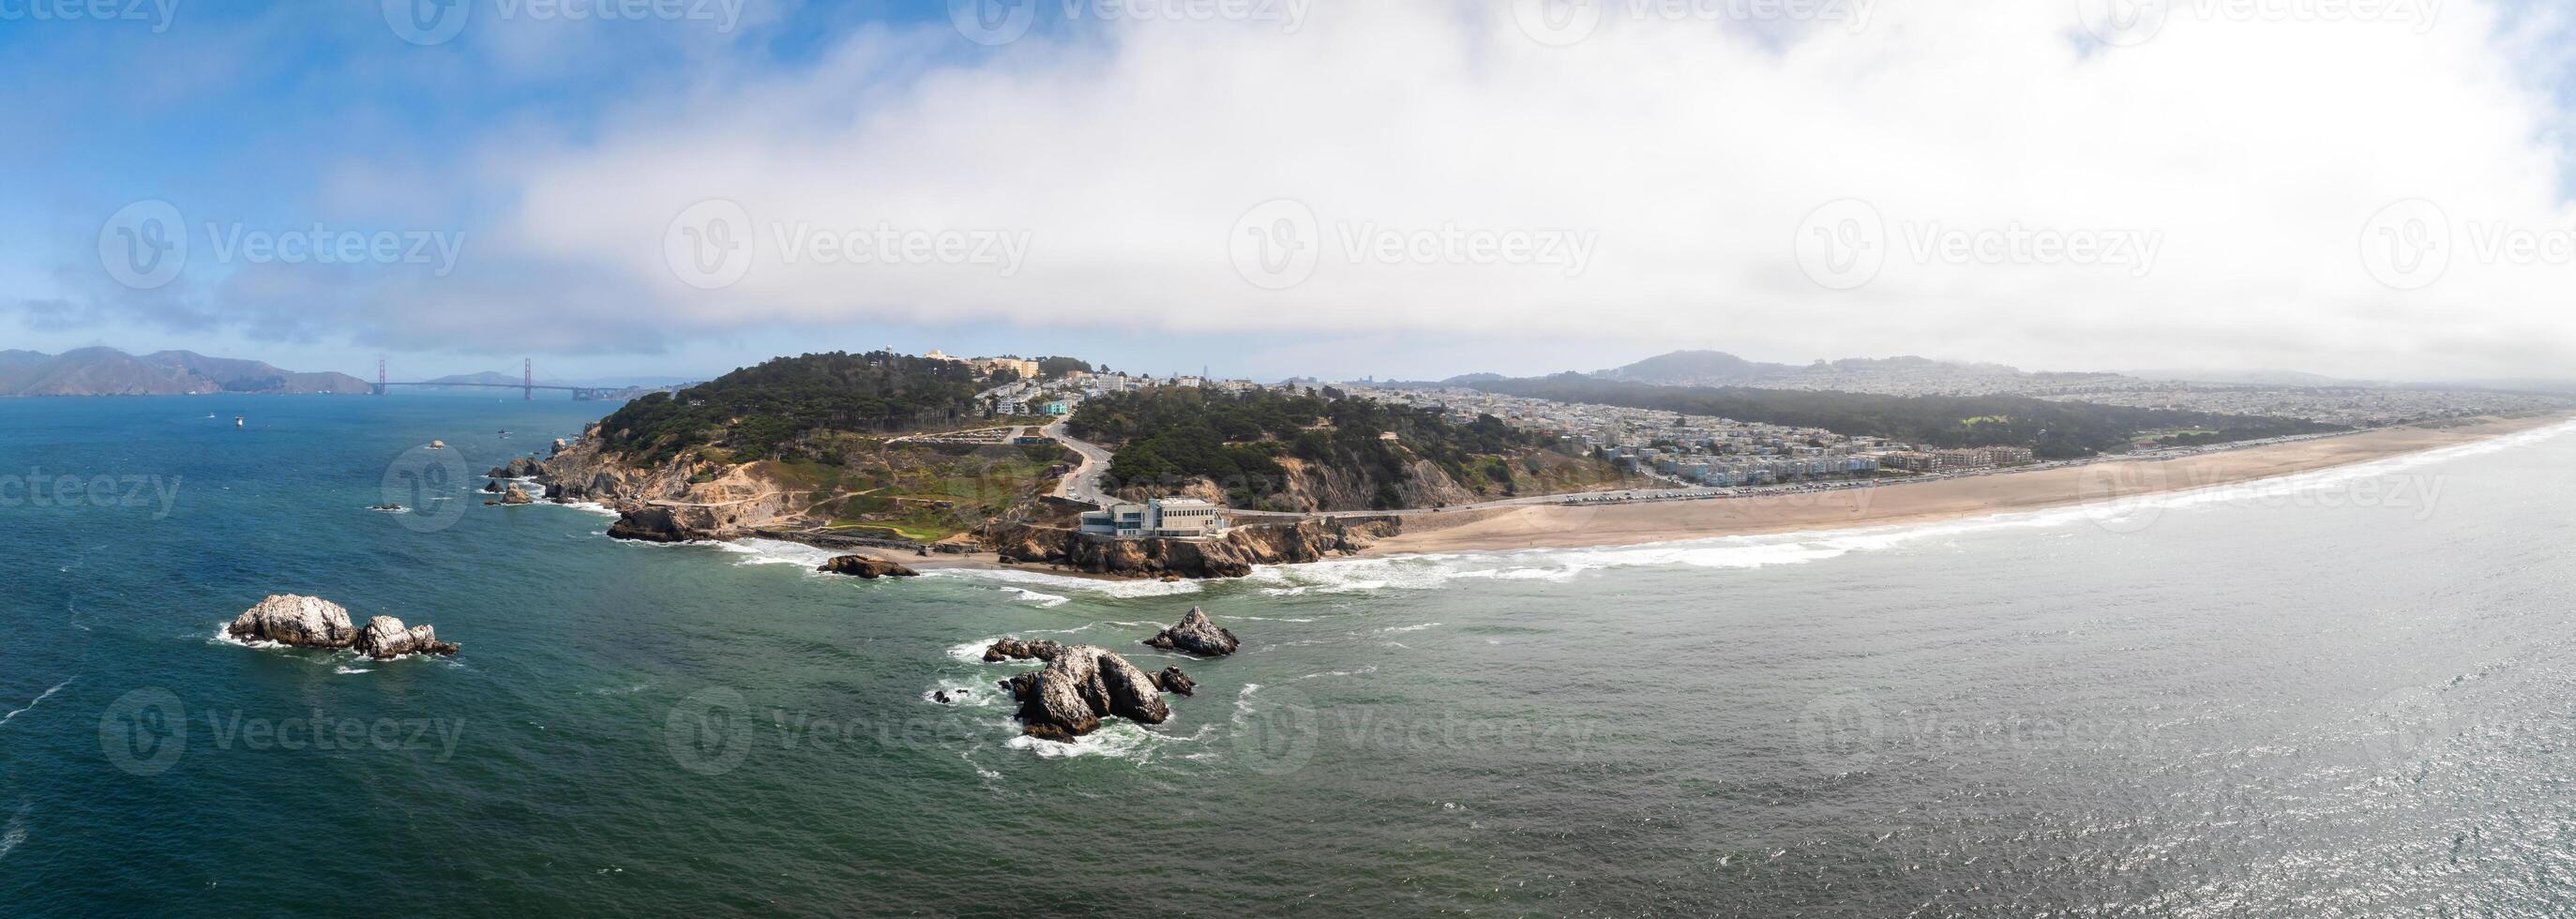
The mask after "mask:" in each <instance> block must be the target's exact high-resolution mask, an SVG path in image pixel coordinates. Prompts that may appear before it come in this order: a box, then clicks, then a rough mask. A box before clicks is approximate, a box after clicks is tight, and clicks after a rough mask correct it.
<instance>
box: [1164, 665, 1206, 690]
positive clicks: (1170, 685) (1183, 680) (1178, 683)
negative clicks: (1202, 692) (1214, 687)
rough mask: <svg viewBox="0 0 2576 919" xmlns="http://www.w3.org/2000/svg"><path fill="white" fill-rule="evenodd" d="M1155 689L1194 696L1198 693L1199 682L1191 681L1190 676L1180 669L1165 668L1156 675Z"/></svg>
mask: <svg viewBox="0 0 2576 919" xmlns="http://www.w3.org/2000/svg"><path fill="white" fill-rule="evenodd" d="M1154 688H1156V689H1160V690H1162V691H1164V692H1169V693H1178V694H1180V695H1184V696H1187V695H1194V694H1196V693H1197V692H1198V689H1199V681H1197V680H1193V679H1190V675H1189V674H1186V673H1182V672H1181V668H1179V667H1165V668H1163V672H1161V673H1157V674H1154Z"/></svg>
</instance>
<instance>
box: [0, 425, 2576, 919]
mask: <svg viewBox="0 0 2576 919" xmlns="http://www.w3.org/2000/svg"><path fill="white" fill-rule="evenodd" d="M605 407H606V406H604V405H602V404H599V403H570V402H537V403H525V402H520V401H517V400H515V399H508V400H492V399H489V398H480V397H476V398H468V397H435V396H418V397H394V398H385V399H369V398H349V397H314V398H302V397H257V398H221V397H198V398H166V399H83V400H0V476H16V477H18V479H17V481H19V482H20V484H21V486H22V487H21V489H20V490H17V491H12V490H11V488H10V487H9V486H8V484H7V482H8V481H9V480H0V551H5V555H4V556H0V557H5V558H6V560H7V561H8V565H7V572H8V573H7V575H6V581H7V583H8V588H7V590H6V591H5V595H4V596H0V603H5V607H0V610H4V612H0V714H4V715H5V721H0V757H5V761H0V821H5V822H0V913H6V914H10V915H130V914H141V913H162V912H186V913H190V914H213V915H244V916H270V915H343V914H348V913H351V912H357V911H362V910H365V911H372V910H380V909H382V910H398V911H400V912H402V913H404V914H407V915H459V916H469V915H494V914H520V913H531V914H547V915H612V914H633V913H654V914H670V913H681V914H695V915H704V914H733V913H781V912H783V913H797V914H844V915H855V914H930V915H951V914H1002V913H1031V912H1037V913H1049V914H1096V915H1134V914H1143V913H1159V912H1171V913H1201V914H1205V913H1227V914H1249V915H1272V914H1299V915H1344V914H1353V913H1363V914H1401V915H1414V914H1432V913H1475V914H1502V915H1636V914H1661V915H1711V914H1721V915H1723V914H1735V915H1766V916H1768V915H1895V914H1911V915H1926V916H1946V915H1963V916H1964V915H1995V914H2021V915H2039V914H2055V913H2075V914H2083V915H2105V916H2119V915H2138V916H2148V915H2156V916H2164V915H2205V916H2221V915H2265V916H2379V915H2390V914H2400V913H2406V914H2434V915H2445V914H2447V915H2508V916H2542V915H2563V914H2565V913H2567V912H2568V911H2569V910H2570V909H2576V904H2572V903H2571V902H2570V901H2571V899H2576V898H2571V896H2570V895H2569V893H2568V891H2569V890H2571V889H2576V886H2571V885H2576V877H2571V874H2572V873H2576V861H2571V859H2570V858H2569V855H2568V853H2569V852H2570V851H2576V849H2571V845H2576V844H2571V842H2570V835H2571V828H2576V798H2571V795H2570V790H2569V788H2568V787H2567V776H2568V769H2567V762H2568V760H2567V753H2566V752H2565V751H2566V744H2567V740H2568V737H2567V734H2566V731H2567V727H2568V724H2569V720H2568V719H2569V715H2570V712H2571V701H2576V693H2572V692H2571V688H2570V684H2569V681H2568V679H2567V677H2566V675H2565V674H2566V672H2567V666H2568V661H2570V660H2571V658H2576V638H2571V635H2576V631H2571V629H2570V628H2569V625H2570V618H2571V616H2570V613H2569V606H2570V604H2569V603H2568V601H2567V599H2566V598H2567V597H2568V596H2569V594H2570V587H2571V586H2572V583H2571V582H2576V559H2571V557H2570V554H2569V552H2568V551H2567V549H2566V547H2567V546H2568V545H2570V544H2571V537H2576V522H2571V515H2570V511H2571V509H2576V486H2571V485H2570V484H2569V483H2568V482H2567V479H2566V476H2565V474H2564V472H2565V470H2566V469H2568V468H2570V466H2571V461H2576V437H2571V436H2565V435H2564V434H2563V433H2562V432H2557V431H2551V432H2547V433H2543V434H2535V435H2529V436H2523V437H2518V438H2515V439H2513V440H2510V441H2506V442H2500V443H2493V444H2487V445H2481V446H2478V447H2474V448H2469V449H2464V450H2454V451H2449V452H2446V453H2442V454H2435V455H2432V456H2428V457H2420V458H2413V459H2408V460H2404V461H2400V462H2393V463H2384V464H2377V465H2374V466H2372V467H2365V468H2362V469H2358V470H2346V471H2341V472H2336V473H2331V474H2327V475H2323V476H2318V477H2313V478H2311V479H2308V480H2305V481H2303V482H2297V483H2291V484H2287V485H2277V486H2269V487H2267V488H2266V489H2263V490H2259V491H2253V492H2245V493H2238V494H2233V495H2222V496H2217V497H2206V498H2186V499H2178V500H2174V501H2169V502H2161V503H2158V504H2154V505H2142V506H2136V507H2123V508H2111V509H2107V510H2105V509H2094V510H2092V511H2086V510H2074V511H2065V512H2056V513H2050V514H2040V515H2028V516H2024V517H2019V518H2011V519H2006V520H2001V521H1993V522H1982V523H1969V524H1950V525H1943V526H1935V527H1923V528H1915V529H1911V530H1898V531H1883V532H1872V533H1856V534H1820V535H1807V536H1788V537H1773V538H1766V539H1751V540H1720V541H1713V542H1708V543H1699V544H1691V545H1686V546H1675V547H1657V548H1647V549H1633V550H1603V551H1566V552H1534V553H1515V554H1508V555H1493V556H1460V557H1448V558H1430V559H1408V560H1393V561H1367V562H1350V563H1334V564H1328V565H1323V566H1311V567H1306V568H1297V569H1288V570H1272V571H1264V572H1262V573H1261V574H1260V575H1259V576H1257V577H1256V578H1253V579H1249V580H1247V581H1243V582H1236V583H1224V584H1211V585H1206V586H1204V587H1202V586H1201V585H1190V584H1184V585H1161V584H1137V585H1102V584H1094V583H1089V582H1077V581H1068V580H1063V579H1054V578H1047V577H1044V576H1036V575H1006V574H941V575H937V576H933V577H926V578H922V579H919V580H914V581H905V582H900V583H897V582H860V581H855V580H847V579H835V578H828V577H825V576H821V575H816V574H813V573H811V572H810V571H808V570H806V569H807V568H809V567H810V565H811V563H812V562H813V561H814V560H817V559H819V558H820V557H821V556H820V554H819V553H814V552H811V551H809V550H804V549H801V548H799V547H793V546H783V545H765V546H752V547H732V548H724V547H713V546H677V547H651V546H641V545H633V544H623V543H615V542H611V541H609V540H606V539H604V538H601V536H600V535H599V534H600V533H601V532H602V531H603V530H604V529H605V527H606V524H607V522H608V518H607V517H605V516H602V515H601V514H599V513H597V512H595V511H589V510H583V509H578V508H569V507H557V506H533V507H519V508H498V507H492V508H486V507H483V506H481V503H480V500H479V498H478V497H477V496H475V495H473V494H471V493H469V491H468V489H471V488H473V487H475V486H477V485H479V484H480V482H481V480H480V479H479V478H473V477H471V476H470V475H467V474H465V473H472V472H479V471H481V470H482V469H483V468H486V467H488V466H491V465H494V464H497V463H499V462H501V461H503V460H505V459H506V458H507V457H508V456H510V455H512V453H513V452H515V451H523V450H527V449H534V448H537V447H540V446H541V445H543V444H544V443H545V442H546V441H547V440H548V439H550V438H552V437H556V436H569V435H570V434H572V433H573V432H575V431H577V430H578V429H579V427H580V426H581V424H582V423H584V422H586V421H589V420H592V419H594V418H595V417H597V415H598V414H599V413H600V412H602V411H603V410H604V409H605ZM209 413H213V414H215V415H216V416H218V417H216V418H214V419H208V418H207V417H206V415H207V414H209ZM237 413H238V414H243V415H246V416H247V420H248V425H247V427H245V428H241V429H235V428H234V427H233V426H232V421H231V419H232V416H233V415H235V414H237ZM500 429H508V430H510V431H512V432H513V433H512V434H511V435H510V436H509V437H508V438H506V439H504V438H502V437H500V436H498V435H497V434H495V433H494V432H495V431H497V430H500ZM431 438H439V439H443V440H445V441H446V442H447V443H448V444H450V445H452V448H453V449H452V450H451V451H448V452H447V454H446V455H445V456H433V457H426V458H424V454H421V453H417V452H412V448H414V447H417V446H418V445H420V444H422V443H424V442H426V441H427V440H429V439H431ZM37 469H41V470H42V471H43V473H44V475H45V477H48V478H54V477H59V476H61V475H64V474H75V475H79V476H82V477H84V478H95V477H96V476H102V475H104V476H109V477H111V479H112V480H115V481H117V482H120V483H122V482H124V481H126V479H124V478H121V477H135V480H136V481H140V482H143V483H146V484H152V485H157V486H160V487H163V488H169V487H173V486H175V490H169V491H162V490H158V489H155V490H152V491H151V492H150V493H151V494H153V495H156V496H157V495H161V494H168V495H170V496H171V497H170V500H169V501H168V503H167V505H166V507H165V506H164V505H163V504H161V503H160V501H159V499H158V498H157V497H156V498H153V499H149V500H142V501H140V502H139V503H134V504H128V503H127V502H125V501H124V500H123V498H124V492H125V491H126V487H125V486H124V485H122V484H119V485H118V486H117V491H118V495H117V500H113V501H105V502H87V501H84V502H80V503H78V504H76V505H75V506H68V507H67V506H61V505H60V504H58V503H54V502H50V501H49V502H48V503H47V504H46V505H44V506H39V505H37V504H36V503H33V502H31V501H29V500H26V499H25V497H24V496H25V495H26V494H27V492H25V491H24V490H23V484H24V481H25V479H26V478H27V474H28V473H29V472H30V471H32V470H37ZM458 470H462V472H459V471H458ZM442 473H443V474H444V475H445V477H444V478H442V477H441V476H442ZM460 479H461V480H460ZM389 482H390V483H392V487H393V488H394V490H395V499H396V500H398V501H400V503H403V504H406V505H413V506H414V507H415V510H413V511H412V512H411V513H407V514H399V515H397V514H387V513H381V512H373V511H369V510H367V507H368V506H369V505H371V504H376V503H380V502H382V501H384V500H387V498H388V492H387V489H388V483H389ZM414 482H423V483H426V484H425V485H424V486H423V487H424V488H425V489H427V490H425V491H423V492H420V493H418V494H417V495H415V493H414V492H412V491H410V488H411V487H412V483H414ZM435 497H447V498H452V499H454V500H450V501H426V500H422V499H423V498H435ZM275 592H299V593H310V594H316V595H320V596H323V597H326V598H329V599H331V600H334V601H336V602H339V603H342V604H344V605H346V606H348V607H349V608H350V609H351V611H352V612H353V614H356V615H358V616H366V615H373V614H380V613H381V614H391V615H396V616H399V617H401V618H402V619H404V620H405V621H406V622H410V623H420V622H428V623H433V624H435V625H436V626H437V627H438V630H439V634H440V636H441V637H442V638H445V639H447V640H450V641H456V642H459V643H461V644H463V645H464V653H463V654H462V655H460V656H458V657H457V658H454V659H452V660H438V659H405V660H400V661H394V662H388V663H369V662H362V661H359V660H356V659H353V658H351V657H350V656H348V655H345V654H329V653H320V652H310V651H296V650H284V649H260V648H249V647H243V646H239V645H234V644H227V643H223V642H220V641H217V640H214V639H213V635H214V633H215V630H216V626H217V624H218V623H220V622H222V621H224V620H227V619H229V618H230V617H232V616H233V615H235V614H237V613H238V612H240V611H241V610H242V609H243V608H245V607H247V606H249V605H250V604H252V603H254V602H256V601H257V600H258V599H259V598H260V597H261V596H263V595H265V594H269V593H275ZM1192 604H1199V605H1203V606H1205V607H1206V608H1207V609H1208V610H1209V611H1210V612H1211V613H1212V614H1214V615H1216V616H1217V617H1218V618H1219V619H1220V621H1222V622H1224V623H1225V624H1227V625H1228V626H1229V627H1231V628H1232V629H1233V630H1234V631H1235V632H1237V633H1238V634H1239V635H1241V636H1242V637H1243V638H1244V639H1245V640H1246V648H1245V651H1244V652H1243V653H1241V654H1239V655H1237V656H1235V657H1233V658H1229V659H1225V660H1221V661H1210V662H1195V661H1185V660H1181V659H1178V658H1171V659H1168V660H1167V659H1166V658H1164V657H1162V656H1160V655H1158V654H1157V653H1155V652H1153V651H1151V649H1146V648H1143V647H1140V646H1136V645H1135V644H1134V643H1135V642H1136V641H1138V640H1139V639H1142V638H1144V637H1146V636H1147V635H1149V634H1151V633H1152V631H1153V630H1154V629H1155V628H1157V627H1159V625H1160V624H1166V623H1169V622H1170V621H1171V620H1173V619H1175V618H1177V617H1178V616H1179V614H1180V613H1181V612H1183V611H1184V610H1186V609H1187V608H1188V607H1189V606H1190V605H1192ZM1005 634H1020V635H1030V636H1038V635H1044V636H1045V637H1052V638H1057V639H1060V640H1080V641H1090V642H1096V643H1101V644H1105V645H1109V646H1111V647H1112V648H1115V649H1118V650H1121V651H1122V652H1125V653H1128V654H1129V655H1130V656H1131V657H1133V658H1135V659H1136V660H1138V662H1139V663H1144V664H1148V665H1149V666H1150V667H1153V668H1159V667H1160V666H1161V665H1163V664H1164V663H1169V662H1179V663H1182V665H1183V666H1184V667H1185V668H1187V669H1188V670H1189V672H1190V673H1191V674H1192V675H1193V676H1195V677H1196V678H1197V679H1198V680H1199V682H1200V683H1201V686H1202V688H1201V690H1200V692H1199V694H1198V695H1197V696H1196V697H1194V698H1189V699H1184V700H1179V701H1178V702H1177V704H1176V705H1175V707H1174V708H1175V717H1174V718H1173V720H1172V721H1171V722H1170V723H1169V724H1166V725H1162V726H1159V727H1157V728H1153V729H1150V730H1147V729H1140V728H1137V727H1134V726H1132V725H1119V726H1117V727H1114V728H1112V729H1110V730H1107V731H1104V732H1102V733H1101V734H1100V735H1095V736H1094V737H1093V738H1090V739H1087V740H1086V741H1085V742H1084V743H1082V744H1079V745H1074V746H1061V745H1051V744H1039V743H1030V742H1026V741H1021V740H1016V739H1015V734H1016V732H1015V730H1014V729H1013V728H1012V727H1011V726H1010V724H1009V722H1008V720H1007V712H1008V709H1007V707H1006V706H1004V705H1003V704H1002V703H1001V700H1000V699H999V698H998V697H996V696H995V695H994V693H993V690H992V689H991V686H992V683H993V682H994V681H995V680H998V679H1000V678H1002V677H1004V676H1007V675H1008V674H1010V673H1012V672H1014V671H1015V670H1016V669H1017V667H1016V666H1006V665H986V664H982V663H980V662H977V661H976V660H975V659H974V658H973V655H972V653H971V650H972V649H973V648H974V647H976V646H978V645H979V644H980V643H982V642H984V641H987V640H989V639H991V638H993V637H996V636H1001V635H1005ZM956 688H972V689H974V690H975V693H976V695H975V696H974V697H973V699H974V700H975V701H971V702H969V703H967V704H963V705H943V704H940V703H937V702H935V701H932V700H931V698H930V694H931V693H933V692H935V691H939V690H942V689H956ZM316 723H319V724H322V725H325V726H326V728H325V730H324V731H323V732H322V737H321V738H319V739H318V740H317V737H316V734H315V732H314V731H313V729H312V725H314V724H316ZM326 746H327V748H325V747H326Z"/></svg>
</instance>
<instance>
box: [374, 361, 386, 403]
mask: <svg viewBox="0 0 2576 919" xmlns="http://www.w3.org/2000/svg"><path fill="white" fill-rule="evenodd" d="M384 394H385V357H384V355H381V354H379V355H376V395H379V396H381V395H384Z"/></svg>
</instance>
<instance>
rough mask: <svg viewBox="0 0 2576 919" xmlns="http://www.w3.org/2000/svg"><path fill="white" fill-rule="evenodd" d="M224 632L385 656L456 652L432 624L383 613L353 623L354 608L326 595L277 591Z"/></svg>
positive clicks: (239, 637) (248, 637) (265, 639)
mask: <svg viewBox="0 0 2576 919" xmlns="http://www.w3.org/2000/svg"><path fill="white" fill-rule="evenodd" d="M224 633H225V634H227V635H230V636H232V637H234V638H237V639H241V640H244V641H253V640H256V641H273V642H277V643H278V644H282V645H291V646H294V647H298V648H354V649H356V650H357V651H358V652H359V653H362V654H365V655H367V656H369V657H373V658H378V659H384V658H390V657H395V656H399V655H403V654H454V653H456V651H457V647H456V645H454V644H451V643H448V642H443V641H439V640H438V633H437V632H436V631H435V630H433V629H431V628H430V627H429V626H426V625H418V626H413V627H411V628H408V629H406V628H403V624H402V620H400V619H396V618H394V617H392V616H377V617H375V618H372V619H369V620H367V627H366V628H365V629H364V630H360V629H357V628H355V627H353V626H351V625H350V624H349V611H348V609H346V608H344V607H342V606H341V605H340V604H337V603H333V602H331V601H329V600H324V599H322V598H320V597H307V596H302V595H298V594H272V595H270V596H269V597H268V598H267V599H264V600H261V601H259V604H258V605H256V606H253V607H251V608H250V609H249V610H248V611H246V612H243V613H242V614H241V616H239V617H238V618H235V619H234V620H233V621H232V622H231V623H230V624H228V625H225V626H224Z"/></svg>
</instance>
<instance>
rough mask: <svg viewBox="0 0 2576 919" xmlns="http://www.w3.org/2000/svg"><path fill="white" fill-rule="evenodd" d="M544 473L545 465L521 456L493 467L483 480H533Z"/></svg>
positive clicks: (532, 458)
mask: <svg viewBox="0 0 2576 919" xmlns="http://www.w3.org/2000/svg"><path fill="white" fill-rule="evenodd" d="M557 443H561V441H557ZM544 471H546V469H545V465H544V464H542V463H539V462H538V461H537V458H536V457H533V456H521V457H515V458H513V459H511V460H510V462H509V464H508V465H503V466H494V467H492V471H490V472H486V473H484V474H483V475H484V477H485V478H493V479H526V478H534V477H536V475H537V474H538V473H541V472H544Z"/></svg>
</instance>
